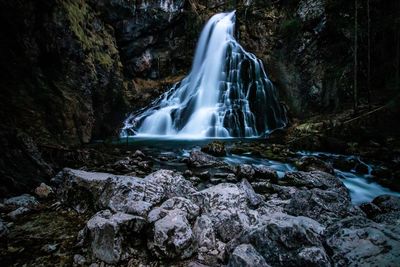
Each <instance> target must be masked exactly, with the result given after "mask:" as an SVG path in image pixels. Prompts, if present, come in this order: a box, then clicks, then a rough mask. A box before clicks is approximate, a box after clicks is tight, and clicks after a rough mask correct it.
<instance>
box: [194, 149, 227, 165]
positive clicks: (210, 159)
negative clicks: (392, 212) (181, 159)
mask: <svg viewBox="0 0 400 267" xmlns="http://www.w3.org/2000/svg"><path fill="white" fill-rule="evenodd" d="M187 164H188V166H189V167H195V168H204V167H218V166H222V165H225V164H224V163H223V162H222V161H220V160H219V159H217V158H216V157H214V156H211V155H208V154H206V153H204V152H201V151H197V150H193V151H191V152H190V156H189V159H188V162H187Z"/></svg>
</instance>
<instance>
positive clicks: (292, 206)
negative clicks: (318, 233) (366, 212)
mask: <svg viewBox="0 0 400 267" xmlns="http://www.w3.org/2000/svg"><path fill="white" fill-rule="evenodd" d="M285 211H286V212H287V213H289V214H291V215H295V216H306V217H310V218H312V219H315V220H317V221H318V222H320V223H323V224H325V225H329V224H331V223H332V222H334V221H335V220H338V219H341V218H344V217H346V216H348V215H349V214H351V200H350V197H349V196H348V194H342V192H341V191H336V190H321V189H318V188H314V189H306V190H297V191H296V192H295V193H294V194H293V195H292V197H291V198H290V202H289V204H288V205H287V206H286V207H285Z"/></svg>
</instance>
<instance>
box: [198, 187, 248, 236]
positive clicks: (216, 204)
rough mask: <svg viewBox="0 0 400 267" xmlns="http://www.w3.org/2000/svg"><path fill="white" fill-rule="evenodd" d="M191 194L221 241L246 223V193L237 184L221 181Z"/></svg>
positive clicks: (240, 229)
mask: <svg viewBox="0 0 400 267" xmlns="http://www.w3.org/2000/svg"><path fill="white" fill-rule="evenodd" d="M192 196H193V199H194V200H195V202H196V204H197V205H198V206H199V207H200V208H201V210H202V214H205V215H207V216H208V217H209V218H210V219H211V221H212V222H213V226H214V230H215V232H216V234H217V235H219V236H220V237H221V241H223V242H226V241H229V240H230V239H232V238H233V237H234V236H236V235H237V234H238V233H239V232H241V231H242V230H243V227H244V226H245V225H247V224H248V215H247V214H246V213H247V211H248V204H247V195H246V194H245V192H243V190H241V189H240V188H239V187H238V186H236V185H234V184H227V183H221V184H218V185H216V186H213V187H210V188H207V189H205V190H202V191H200V192H198V193H195V194H193V195H192Z"/></svg>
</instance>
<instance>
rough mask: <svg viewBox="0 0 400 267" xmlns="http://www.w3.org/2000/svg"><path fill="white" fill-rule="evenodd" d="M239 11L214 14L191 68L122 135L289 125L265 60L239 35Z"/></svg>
mask: <svg viewBox="0 0 400 267" xmlns="http://www.w3.org/2000/svg"><path fill="white" fill-rule="evenodd" d="M234 25H235V12H230V13H220V14H217V15H214V16H213V17H212V18H211V19H210V20H209V21H208V23H207V24H206V26H205V27H204V29H203V31H202V33H201V36H200V40H199V42H198V44H197V48H196V54H195V57H194V61H193V65H192V70H191V72H190V73H189V75H188V76H186V77H185V78H184V79H183V80H182V81H180V82H178V83H177V84H175V85H174V86H173V87H172V88H171V89H170V90H169V91H167V92H166V93H165V94H163V95H162V96H161V97H160V98H159V99H157V100H155V101H154V102H153V103H151V104H150V105H149V106H148V107H146V108H144V109H142V110H139V111H138V112H136V113H133V114H131V115H130V116H129V117H128V118H127V119H126V121H125V126H124V128H123V129H122V132H121V135H122V136H123V137H126V136H134V135H135V136H155V137H167V136H170V137H176V138H229V137H260V136H264V135H265V134H268V133H269V132H270V131H271V130H274V129H277V128H282V127H284V126H285V125H286V115H285V111H284V110H283V108H282V107H281V105H280V103H279V101H278V98H277V94H276V90H275V88H274V86H273V85H272V83H271V81H270V80H269V79H268V77H267V75H266V73H265V70H264V67H263V65H262V62H261V61H260V60H259V59H258V58H256V57H255V56H254V55H253V54H251V53H249V52H246V51H245V50H244V49H243V48H242V47H241V45H240V44H239V43H238V42H237V41H236V40H235V38H234Z"/></svg>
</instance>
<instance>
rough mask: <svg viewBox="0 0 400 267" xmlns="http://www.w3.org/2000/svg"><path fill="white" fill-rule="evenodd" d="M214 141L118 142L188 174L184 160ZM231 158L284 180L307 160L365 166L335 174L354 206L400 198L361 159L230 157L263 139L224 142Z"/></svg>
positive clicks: (228, 159)
mask: <svg viewBox="0 0 400 267" xmlns="http://www.w3.org/2000/svg"><path fill="white" fill-rule="evenodd" d="M211 140H214V139H194V140H180V139H174V138H169V139H167V138H157V139H155V138H144V137H130V138H128V139H127V138H121V139H120V140H119V141H118V144H119V145H123V146H126V147H127V148H128V149H129V150H136V149H139V150H141V151H143V152H144V153H145V154H146V155H149V156H151V157H152V158H153V159H154V161H155V164H154V166H153V168H154V169H155V170H157V169H171V170H175V171H181V172H184V171H185V170H187V166H186V163H185V162H184V159H185V158H187V157H189V154H190V151H191V150H193V149H194V150H200V148H201V147H202V146H205V145H206V144H208V143H210V142H211ZM223 140H224V143H225V146H226V150H227V155H226V156H225V157H220V158H219V159H221V160H223V161H224V162H226V163H228V164H229V165H239V164H253V165H264V166H267V167H269V168H272V169H274V170H275V171H276V172H277V173H278V176H279V178H283V176H284V175H285V173H286V172H290V171H296V170H297V168H296V167H295V166H294V164H293V162H294V161H295V160H297V159H300V158H302V157H305V156H313V157H316V158H318V159H320V160H323V161H325V162H328V163H331V164H332V163H333V161H334V160H337V159H341V160H346V161H353V162H354V161H356V162H358V163H359V164H361V165H364V167H365V168H364V169H365V170H367V171H366V172H365V173H361V172H359V171H357V170H356V169H351V170H343V169H342V170H341V169H339V168H335V169H334V172H335V175H336V176H337V177H339V178H340V179H341V180H342V181H343V183H344V184H345V186H346V187H347V188H348V189H349V191H350V195H351V199H352V202H353V203H354V204H361V203H364V202H370V201H371V200H373V199H374V198H375V197H377V196H379V195H382V194H389V195H395V196H400V193H399V192H395V191H393V190H391V189H389V188H386V187H384V186H382V185H380V184H378V183H377V182H376V181H374V178H373V176H372V175H371V172H372V170H373V169H374V167H375V166H374V165H372V164H368V163H366V162H363V161H361V159H360V158H359V157H356V156H348V155H338V154H332V153H326V152H310V151H298V152H297V153H296V154H295V155H296V156H295V157H294V158H291V159H288V162H280V161H276V160H270V159H267V158H262V157H257V156H254V155H252V154H251V153H245V154H242V155H237V154H232V153H230V148H231V147H232V146H233V145H234V143H235V142H238V141H240V142H258V141H260V140H259V139H235V138H232V139H223Z"/></svg>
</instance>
